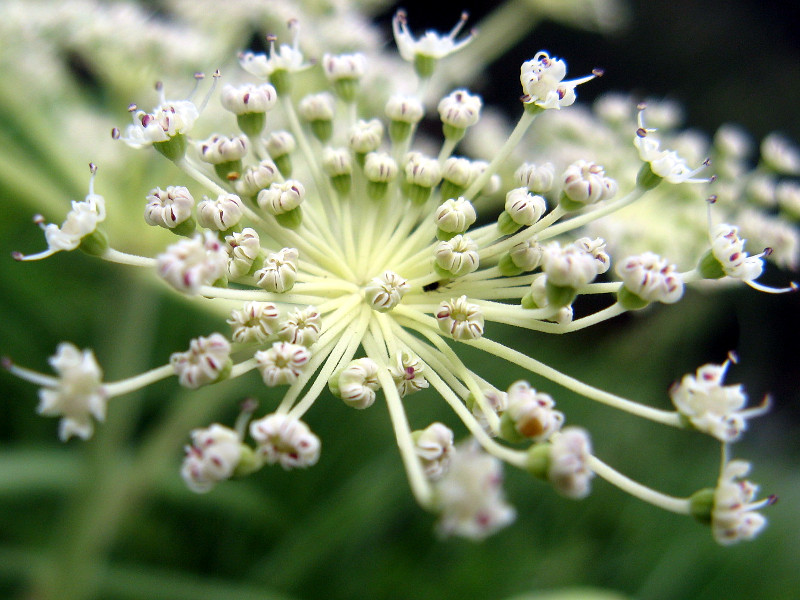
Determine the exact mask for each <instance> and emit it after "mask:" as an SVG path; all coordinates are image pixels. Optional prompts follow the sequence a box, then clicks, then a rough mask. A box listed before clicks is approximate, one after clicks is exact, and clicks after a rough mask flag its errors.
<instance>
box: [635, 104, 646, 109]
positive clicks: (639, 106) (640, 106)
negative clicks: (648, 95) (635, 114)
mask: <svg viewBox="0 0 800 600" xmlns="http://www.w3.org/2000/svg"><path fill="white" fill-rule="evenodd" d="M645 108H647V102H639V104H637V105H636V110H644V109H645Z"/></svg>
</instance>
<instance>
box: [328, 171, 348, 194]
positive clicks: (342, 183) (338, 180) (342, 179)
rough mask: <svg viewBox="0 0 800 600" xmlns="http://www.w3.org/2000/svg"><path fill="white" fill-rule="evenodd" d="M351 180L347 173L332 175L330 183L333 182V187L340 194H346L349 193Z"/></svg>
mask: <svg viewBox="0 0 800 600" xmlns="http://www.w3.org/2000/svg"><path fill="white" fill-rule="evenodd" d="M351 181H352V178H351V177H350V174H349V173H348V174H345V175H334V176H333V177H331V183H332V184H333V187H334V189H335V190H336V191H337V192H339V194H340V195H342V196H346V195H347V194H349V193H350V183H351Z"/></svg>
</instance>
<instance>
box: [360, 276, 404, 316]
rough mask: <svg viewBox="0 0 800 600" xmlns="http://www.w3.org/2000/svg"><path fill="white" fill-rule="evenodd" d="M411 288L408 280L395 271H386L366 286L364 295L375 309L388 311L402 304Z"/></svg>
mask: <svg viewBox="0 0 800 600" xmlns="http://www.w3.org/2000/svg"><path fill="white" fill-rule="evenodd" d="M409 289H410V287H409V285H408V280H406V279H404V278H403V277H400V275H398V274H397V273H395V272H394V271H384V272H383V274H381V276H380V277H373V278H372V279H371V280H370V282H369V283H368V284H367V285H366V286H365V287H364V297H365V298H366V300H367V302H368V303H369V305H370V306H371V307H372V308H373V309H374V310H377V311H378V312H388V311H390V310H392V309H393V308H394V307H395V306H397V305H398V304H400V301H401V300H402V299H403V296H405V295H406V293H407V292H408V290H409Z"/></svg>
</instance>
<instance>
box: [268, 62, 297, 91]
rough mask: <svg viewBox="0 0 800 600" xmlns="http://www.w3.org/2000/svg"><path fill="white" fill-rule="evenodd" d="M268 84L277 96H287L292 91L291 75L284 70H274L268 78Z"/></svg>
mask: <svg viewBox="0 0 800 600" xmlns="http://www.w3.org/2000/svg"><path fill="white" fill-rule="evenodd" d="M269 82H270V83H271V84H272V87H274V88H275V91H276V92H278V95H279V96H280V95H283V94H288V93H289V92H290V91H291V89H292V75H291V73H289V71H287V70H286V69H275V70H274V71H273V72H272V73H271V74H270V76H269Z"/></svg>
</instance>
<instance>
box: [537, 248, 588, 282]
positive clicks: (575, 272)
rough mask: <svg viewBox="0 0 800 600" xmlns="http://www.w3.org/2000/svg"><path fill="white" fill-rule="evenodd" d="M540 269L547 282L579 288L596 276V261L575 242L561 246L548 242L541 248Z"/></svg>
mask: <svg viewBox="0 0 800 600" xmlns="http://www.w3.org/2000/svg"><path fill="white" fill-rule="evenodd" d="M542 269H543V270H544V272H545V273H546V274H547V280H548V282H549V283H551V284H553V285H557V286H561V287H571V288H575V289H578V288H581V287H583V286H584V285H586V284H587V283H589V282H591V281H592V280H593V279H594V278H595V277H597V275H598V273H599V270H598V261H597V260H595V258H594V256H592V255H591V254H590V253H589V252H587V251H586V250H584V249H583V248H580V247H578V246H577V245H575V244H570V245H568V246H566V247H563V248H562V247H561V245H560V244H559V243H558V242H550V243H549V244H546V245H545V246H543V248H542Z"/></svg>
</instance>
